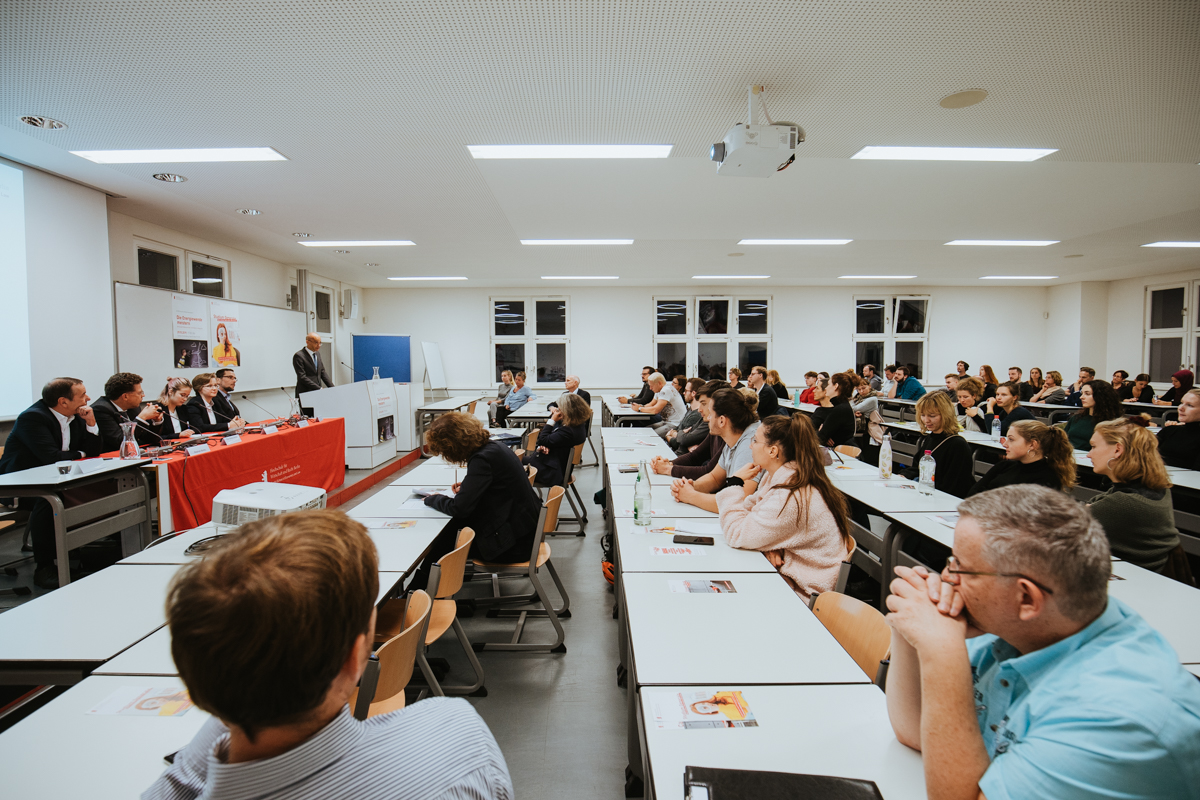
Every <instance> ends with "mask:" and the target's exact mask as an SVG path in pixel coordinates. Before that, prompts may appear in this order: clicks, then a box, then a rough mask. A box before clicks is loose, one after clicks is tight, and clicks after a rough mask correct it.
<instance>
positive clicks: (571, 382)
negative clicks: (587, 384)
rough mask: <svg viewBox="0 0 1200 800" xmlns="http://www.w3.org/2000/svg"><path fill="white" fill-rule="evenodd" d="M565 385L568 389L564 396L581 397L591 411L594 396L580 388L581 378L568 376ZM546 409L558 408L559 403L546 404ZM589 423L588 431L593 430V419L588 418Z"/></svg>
mask: <svg viewBox="0 0 1200 800" xmlns="http://www.w3.org/2000/svg"><path fill="white" fill-rule="evenodd" d="M564 385H565V386H566V387H567V390H566V391H565V392H563V394H575V395H579V397H581V398H582V399H583V402H585V403H587V406H588V408H589V409H590V408H591V407H592V395H591V394H590V393H589V392H588V391H587V390H586V389H580V388H579V376H578V375H568V376H567V379H566V381H565V382H564ZM546 408H547V410H549V409H554V408H558V403H557V402H555V401H553V400H551V401H550V402H549V403H547V404H546ZM588 423H589V425H588V430H591V424H590V423H591V418H590V417H589V418H588Z"/></svg>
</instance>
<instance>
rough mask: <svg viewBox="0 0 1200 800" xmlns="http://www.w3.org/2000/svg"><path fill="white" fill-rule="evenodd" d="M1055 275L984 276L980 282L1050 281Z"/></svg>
mask: <svg viewBox="0 0 1200 800" xmlns="http://www.w3.org/2000/svg"><path fill="white" fill-rule="evenodd" d="M1057 277H1058V276H1057V275H984V276H983V277H982V278H980V279H979V280H981V281H1052V280H1054V279H1055V278H1057Z"/></svg>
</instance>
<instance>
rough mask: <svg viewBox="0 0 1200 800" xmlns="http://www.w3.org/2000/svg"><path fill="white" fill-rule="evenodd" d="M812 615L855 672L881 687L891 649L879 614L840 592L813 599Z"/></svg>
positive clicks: (889, 632)
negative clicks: (859, 670) (847, 657)
mask: <svg viewBox="0 0 1200 800" xmlns="http://www.w3.org/2000/svg"><path fill="white" fill-rule="evenodd" d="M812 611H813V613H814V614H816V615H817V619H819V620H821V624H822V625H824V626H825V628H826V630H828V631H829V632H830V633H831V634H833V638H835V639H837V640H838V644H840V645H841V646H842V647H843V648H844V649H845V650H846V652H847V653H849V654H850V657H851V658H853V659H854V663H855V664H858V667H859V669H861V670H862V671H863V672H865V673H866V675H867V677H868V678H870V679H871V680H872V681H874V682H875V683H876V684H877V685H882V681H883V675H885V674H886V669H885V667H884V662H885V661H887V659H888V654H889V652H890V651H891V648H892V630H891V628H889V627H888V624H887V621H886V620H885V619H884V616H883V614H881V613H879V611H878V610H876V609H874V608H872V607H871V606H869V605H867V604H866V603H864V602H863V601H861V600H858V599H856V598H853V597H851V596H849V595H846V594H841V593H840V592H821V593H820V594H819V595H817V596H816V597H815V598H813V603H812Z"/></svg>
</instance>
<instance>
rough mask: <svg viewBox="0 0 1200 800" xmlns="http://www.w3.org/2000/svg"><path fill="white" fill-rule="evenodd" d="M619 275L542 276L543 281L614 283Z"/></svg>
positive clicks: (618, 278)
mask: <svg viewBox="0 0 1200 800" xmlns="http://www.w3.org/2000/svg"><path fill="white" fill-rule="evenodd" d="M620 278H621V276H620V275H543V276H542V280H544V281H615V280H620Z"/></svg>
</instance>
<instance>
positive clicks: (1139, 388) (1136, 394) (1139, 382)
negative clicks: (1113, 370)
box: [1120, 372, 1154, 404]
mask: <svg viewBox="0 0 1200 800" xmlns="http://www.w3.org/2000/svg"><path fill="white" fill-rule="evenodd" d="M1120 394H1121V399H1122V400H1125V401H1128V402H1130V403H1150V404H1153V403H1154V388H1153V387H1151V386H1150V375H1149V374H1147V373H1145V372H1143V373H1141V374H1140V375H1138V376H1137V377H1136V378H1134V379H1133V381H1132V382H1128V381H1127V382H1126V383H1125V385H1124V386H1122V387H1121V392H1120Z"/></svg>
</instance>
